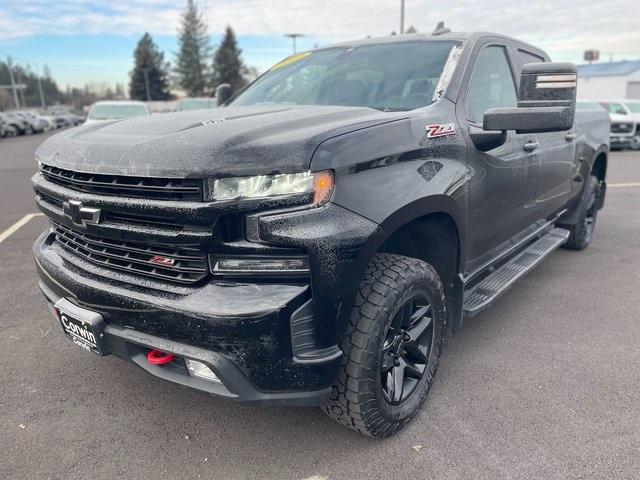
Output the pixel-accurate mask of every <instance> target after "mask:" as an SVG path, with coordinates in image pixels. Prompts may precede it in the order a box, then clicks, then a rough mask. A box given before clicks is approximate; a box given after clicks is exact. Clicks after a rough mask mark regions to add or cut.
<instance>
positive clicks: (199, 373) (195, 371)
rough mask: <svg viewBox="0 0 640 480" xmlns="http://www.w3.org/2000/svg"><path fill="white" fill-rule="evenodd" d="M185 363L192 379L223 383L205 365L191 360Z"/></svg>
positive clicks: (188, 359) (186, 360) (186, 359)
mask: <svg viewBox="0 0 640 480" xmlns="http://www.w3.org/2000/svg"><path fill="white" fill-rule="evenodd" d="M184 361H185V363H186V364H187V370H189V375H191V376H192V377H196V378H202V379H203V380H208V381H210V382H215V383H222V382H221V381H220V379H219V378H218V376H217V375H216V374H215V373H213V371H212V370H211V369H210V368H209V367H207V366H206V365H205V364H204V363H202V362H198V361H196V360H191V359H190V358H185V359H184Z"/></svg>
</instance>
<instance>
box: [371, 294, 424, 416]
mask: <svg viewBox="0 0 640 480" xmlns="http://www.w3.org/2000/svg"><path fill="white" fill-rule="evenodd" d="M432 343H433V318H432V315H431V305H430V304H429V301H428V300H427V298H426V297H425V296H424V295H422V294H417V295H416V296H414V297H412V298H410V299H408V300H407V301H406V302H405V303H404V305H402V306H401V307H400V309H399V310H398V311H397V312H396V314H395V316H394V317H393V320H392V321H391V325H390V326H389V330H388V331H387V336H386V339H385V342H384V345H383V347H382V352H381V356H380V382H381V387H382V393H383V396H384V399H385V400H386V401H387V402H389V403H390V404H391V405H399V404H400V403H402V402H404V401H405V400H407V399H408V398H409V397H410V396H411V394H412V393H413V392H414V391H415V389H416V387H417V385H418V383H419V382H420V379H421V378H422V376H423V375H424V373H425V370H426V368H427V362H428V359H429V353H430V351H431V345H432Z"/></svg>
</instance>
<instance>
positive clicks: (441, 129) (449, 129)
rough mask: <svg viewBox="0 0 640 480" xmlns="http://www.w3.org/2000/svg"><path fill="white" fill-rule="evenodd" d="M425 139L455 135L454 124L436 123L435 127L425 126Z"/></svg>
mask: <svg viewBox="0 0 640 480" xmlns="http://www.w3.org/2000/svg"><path fill="white" fill-rule="evenodd" d="M426 129H427V138H437V137H446V136H447V135H455V134H456V126H455V124H454V123H443V124H439V123H436V124H435V125H427V126H426Z"/></svg>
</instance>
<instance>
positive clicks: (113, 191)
mask: <svg viewBox="0 0 640 480" xmlns="http://www.w3.org/2000/svg"><path fill="white" fill-rule="evenodd" d="M40 171H41V172H42V175H43V176H44V178H46V179H47V180H49V181H50V182H53V183H56V184H58V185H62V186H64V187H67V188H71V189H73V190H78V191H81V192H87V193H95V194H102V195H118V196H122V197H136V198H152V199H159V200H192V201H202V199H203V195H202V180H199V179H190V178H156V177H133V176H125V175H102V174H95V173H83V172H74V171H72V170H64V169H62V168H57V167H52V166H50V165H44V164H42V165H41V167H40Z"/></svg>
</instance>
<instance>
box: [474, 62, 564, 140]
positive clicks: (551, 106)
mask: <svg viewBox="0 0 640 480" xmlns="http://www.w3.org/2000/svg"><path fill="white" fill-rule="evenodd" d="M576 84H577V74H576V67H575V65H573V64H572V63H550V62H548V63H527V64H526V65H524V66H523V67H522V75H521V76H520V90H519V92H518V107H517V108H492V109H490V110H488V111H487V112H486V113H485V114H484V119H483V128H484V130H501V131H504V130H515V131H516V132H517V133H541V132H563V131H566V130H570V129H571V128H572V127H573V119H574V116H575V112H576Z"/></svg>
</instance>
